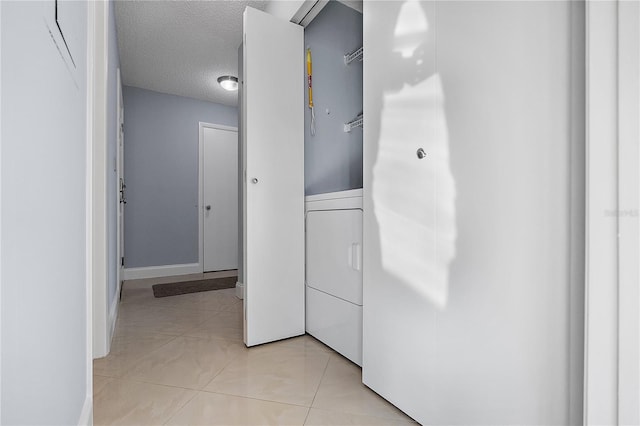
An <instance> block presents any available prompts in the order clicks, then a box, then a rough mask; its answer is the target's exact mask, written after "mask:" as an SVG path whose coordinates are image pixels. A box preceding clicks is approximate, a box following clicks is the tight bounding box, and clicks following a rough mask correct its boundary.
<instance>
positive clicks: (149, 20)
mask: <svg viewBox="0 0 640 426" xmlns="http://www.w3.org/2000/svg"><path fill="white" fill-rule="evenodd" d="M246 6H251V7H255V8H257V9H262V10H263V9H264V8H265V6H266V2H265V1H241V0H233V1H231V0H227V1H117V2H116V28H117V32H118V48H119V50H120V69H121V73H122V81H123V83H124V84H125V85H127V86H135V87H140V88H143V89H149V90H154V91H156V92H162V93H170V94H173V95H180V96H187V97H190V98H196V99H203V100H207V101H211V102H217V103H221V104H225V105H232V106H235V105H237V92H227V91H226V90H224V89H222V88H221V87H220V85H219V84H218V83H217V81H216V80H217V78H218V77H219V76H221V75H235V76H237V75H238V46H240V43H241V42H242V12H243V11H244V9H245V7H246Z"/></svg>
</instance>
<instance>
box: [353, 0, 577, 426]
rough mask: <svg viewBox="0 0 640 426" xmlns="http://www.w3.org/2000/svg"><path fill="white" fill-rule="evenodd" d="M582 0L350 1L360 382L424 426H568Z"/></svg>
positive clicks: (573, 365) (572, 397)
mask: <svg viewBox="0 0 640 426" xmlns="http://www.w3.org/2000/svg"><path fill="white" fill-rule="evenodd" d="M580 7H584V5H583V4H582V5H580V3H579V2H571V1H554V2H526V1H522V2H520V1H518V2H492V1H468V2H464V1H455V2H446V1H445V2H441V1H429V2H418V1H406V2H377V1H370V2H369V1H365V2H364V52H365V57H364V116H365V120H364V123H365V127H364V140H365V142H364V143H365V145H364V191H363V194H364V199H363V206H364V217H363V226H364V235H363V241H364V262H363V265H364V289H363V291H364V293H363V381H364V383H365V384H366V385H368V386H369V387H371V388H372V389H373V390H375V391H376V392H377V393H379V394H380V395H382V396H383V397H384V398H386V399H388V400H389V401H391V402H392V403H393V404H395V405H396V406H398V407H399V408H400V409H402V410H403V411H405V412H406V413H407V414H409V415H410V416H412V417H413V418H414V419H415V420H417V421H418V422H419V423H421V424H425V425H427V424H434V425H443V424H446V425H455V424H458V425H463V424H467V425H468V424H494V425H497V424H501V425H505V424H531V425H534V424H535V425H553V424H556V425H558V424H582V422H581V421H580V419H579V418H578V417H575V418H572V416H574V415H575V414H574V413H578V416H579V415H580V412H581V410H580V408H581V407H580V404H581V403H580V402H579V401H581V396H582V392H581V380H582V375H581V374H580V371H581V363H582V359H583V358H582V353H581V351H582V349H581V338H582V333H580V330H581V327H580V324H581V321H582V316H581V312H580V308H579V306H580V304H582V303H583V302H582V300H583V298H582V296H583V295H582V293H581V288H582V284H581V283H580V274H581V272H578V273H577V274H575V275H574V274H572V273H571V270H570V266H571V262H572V259H580V258H581V256H583V253H584V252H583V245H582V244H581V243H580V241H579V237H578V240H576V241H572V240H571V238H572V237H571V234H570V229H571V228H572V226H577V227H579V225H580V223H581V222H580V221H581V220H583V219H582V214H583V208H584V207H583V205H581V204H580V202H579V199H580V189H579V188H580V182H579V181H576V182H572V181H571V170H572V164H573V165H574V166H575V167H579V164H580V163H579V161H580V156H579V154H578V155H577V158H573V159H572V158H570V155H571V153H573V152H575V153H578V152H579V151H580V149H581V148H580V147H581V146H583V144H584V140H583V139H582V140H581V139H580V136H579V134H580V131H578V132H576V133H573V132H572V131H571V129H572V126H573V125H575V127H574V128H575V129H580V128H584V118H580V117H581V115H580V111H581V110H582V111H584V109H583V108H582V109H581V108H580V106H579V102H577V103H574V102H573V100H572V96H574V95H576V96H578V97H579V96H580V94H579V93H575V94H572V92H571V86H572V84H573V82H575V87H580V83H579V82H580V81H581V79H582V82H583V83H582V84H584V80H583V77H584V76H583V75H581V70H584V67H583V65H582V64H583V63H584V58H582V60H580V58H579V57H578V58H575V62H574V64H573V65H572V63H571V62H572V57H571V56H572V53H573V52H572V43H577V46H576V49H575V52H578V53H579V51H580V50H581V49H580V46H579V44H580V40H584V39H583V38H582V39H581V37H583V36H582V35H580V26H579V25H577V26H575V27H573V26H572V25H571V18H572V10H573V9H574V8H580ZM583 19H584V18H583ZM542 22H543V23H544V25H541V23H542ZM572 30H573V31H574V32H573V34H572ZM582 52H584V44H582ZM575 64H577V65H575ZM574 65H575V66H574ZM572 104H573V106H576V105H578V106H577V108H575V117H573V116H572V115H571V114H572V109H573V108H572ZM583 116H584V112H583V113H582V117H583ZM574 120H576V121H574ZM419 148H423V150H424V152H425V153H426V156H424V157H423V158H422V159H420V158H419V156H418V149H419ZM572 191H576V194H575V195H572ZM572 199H574V200H577V202H576V205H574V206H572V205H571V201H572ZM573 221H575V222H573ZM582 223H583V222H582ZM576 229H577V228H576ZM572 251H573V253H572ZM576 270H577V271H581V270H582V269H581V268H579V267H577V268H576ZM572 304H573V306H575V307H577V308H576V309H572V308H571V305H572ZM574 326H575V328H574V330H578V332H577V333H571V330H572V327H574ZM575 372H578V374H574V373H575ZM570 401H574V402H575V404H574V403H571V402H570Z"/></svg>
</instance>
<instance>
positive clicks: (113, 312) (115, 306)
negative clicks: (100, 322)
mask: <svg viewBox="0 0 640 426" xmlns="http://www.w3.org/2000/svg"><path fill="white" fill-rule="evenodd" d="M119 309H120V293H119V292H117V293H116V294H115V296H114V297H113V301H112V302H111V307H110V308H109V323H108V324H107V326H108V327H109V341H108V345H107V348H108V350H109V351H108V352H111V341H112V340H113V334H114V332H115V329H116V321H117V320H118V310H119Z"/></svg>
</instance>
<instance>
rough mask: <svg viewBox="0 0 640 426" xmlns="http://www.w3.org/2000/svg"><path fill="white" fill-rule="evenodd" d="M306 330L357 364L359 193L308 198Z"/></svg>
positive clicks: (359, 343)
mask: <svg viewBox="0 0 640 426" xmlns="http://www.w3.org/2000/svg"><path fill="white" fill-rule="evenodd" d="M305 213H306V330H307V333H309V334H310V335H312V336H313V337H315V338H316V339H318V340H320V341H322V342H324V343H325V344H326V345H327V346H330V347H331V348H333V349H334V350H336V351H337V352H339V353H341V354H342V355H343V356H345V357H346V358H348V359H350V360H351V361H353V362H355V363H356V364H358V365H362V189H354V190H349V191H340V192H332V193H328V194H318V195H310V196H307V197H306V198H305Z"/></svg>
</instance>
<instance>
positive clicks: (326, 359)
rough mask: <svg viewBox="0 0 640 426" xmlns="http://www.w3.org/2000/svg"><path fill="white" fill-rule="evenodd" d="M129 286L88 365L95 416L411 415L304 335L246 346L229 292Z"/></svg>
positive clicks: (341, 419) (340, 420)
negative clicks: (160, 291) (109, 332)
mask: <svg viewBox="0 0 640 426" xmlns="http://www.w3.org/2000/svg"><path fill="white" fill-rule="evenodd" d="M158 282H166V280H165V281H160V280H155V281H154V280H137V281H129V282H126V283H125V285H124V289H123V295H122V303H121V305H120V314H119V318H118V322H117V325H116V331H115V337H114V339H113V343H112V347H111V353H110V354H109V355H108V356H107V357H105V358H102V359H97V360H95V361H94V421H95V424H96V425H106V424H122V425H125V424H126V425H132V424H150V425H151V424H153V425H158V424H169V425H186V424H189V425H222V424H224V425H230V424H233V425H264V424H297V425H302V424H308V425H330V424H334V425H345V424H354V425H356V424H361V425H376V424H380V425H390V424H407V423H409V422H411V419H410V418H408V417H407V416H405V415H404V414H403V413H401V412H400V411H399V410H397V409H396V408H395V407H393V406H392V405H391V404H389V403H388V402H386V401H385V400H383V399H382V398H381V397H379V396H378V395H376V394H375V393H374V392H372V391H371V390H369V389H368V388H367V387H365V386H364V385H363V384H362V383H361V370H360V368H358V367H357V366H356V365H355V364H352V363H351V362H350V361H348V360H346V359H345V358H343V357H342V356H340V355H339V354H337V353H336V352H334V351H333V350H331V349H330V348H328V347H327V346H325V345H323V344H322V343H320V342H318V341H317V340H315V339H314V338H312V337H310V336H308V335H307V336H302V337H297V338H293V339H288V340H285V341H280V342H276V343H272V344H268V345H263V346H258V347H254V348H251V349H247V348H246V347H245V346H244V344H243V342H242V301H241V300H239V299H237V298H236V297H235V289H227V290H217V291H208V292H202V293H193V294H187V295H181V296H172V297H165V298H155V297H153V293H152V290H151V285H152V284H153V283H158Z"/></svg>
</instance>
